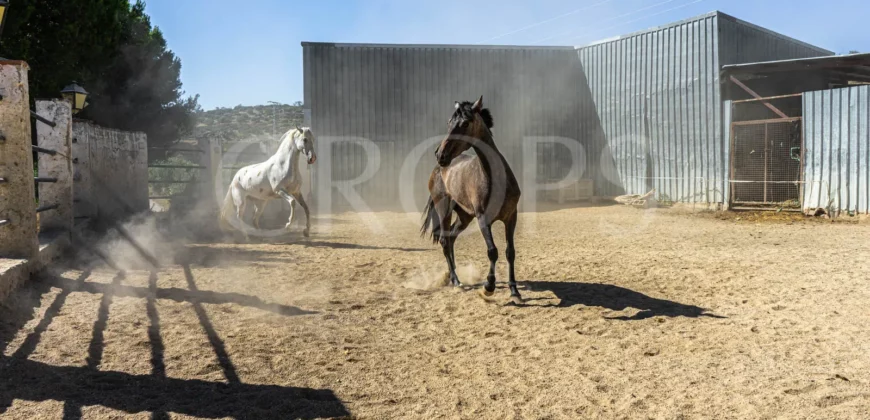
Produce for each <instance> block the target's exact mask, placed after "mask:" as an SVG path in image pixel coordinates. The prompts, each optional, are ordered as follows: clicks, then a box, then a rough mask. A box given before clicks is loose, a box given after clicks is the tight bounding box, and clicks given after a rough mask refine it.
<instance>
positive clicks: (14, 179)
mask: <svg viewBox="0 0 870 420" xmlns="http://www.w3.org/2000/svg"><path fill="white" fill-rule="evenodd" d="M27 70H28V67H27V63H25V62H23V61H11V60H5V61H0V95H2V96H3V99H2V100H0V178H3V181H0V257H5V258H27V259H30V258H35V257H36V256H37V253H38V252H39V240H38V239H37V237H36V235H37V228H36V188H35V187H34V179H33V150H32V148H31V140H30V96H29V95H30V92H29V90H28V84H27Z"/></svg>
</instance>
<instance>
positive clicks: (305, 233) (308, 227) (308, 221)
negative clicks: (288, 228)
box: [293, 193, 311, 238]
mask: <svg viewBox="0 0 870 420" xmlns="http://www.w3.org/2000/svg"><path fill="white" fill-rule="evenodd" d="M293 198H294V199H296V201H297V202H299V206H300V207H302V210H304V211H305V230H303V231H302V236H304V237H306V238H307V237H308V235H309V234H310V232H311V213H310V212H309V211H308V204H306V203H305V199H303V198H302V193H297V194H295V195H294V196H293Z"/></svg>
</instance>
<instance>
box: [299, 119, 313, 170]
mask: <svg viewBox="0 0 870 420" xmlns="http://www.w3.org/2000/svg"><path fill="white" fill-rule="evenodd" d="M296 130H297V131H298V132H299V134H297V135H296V138H295V139H294V145H295V146H296V150H298V151H300V152H302V153H304V154H305V157H306V158H308V164H309V165H311V164H312V163H314V162H316V161H317V154H316V153H314V133H313V132H312V131H311V128H309V127H301V128H300V127H299V126H298V125H297V126H296Z"/></svg>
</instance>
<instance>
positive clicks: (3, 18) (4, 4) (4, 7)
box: [0, 0, 9, 35]
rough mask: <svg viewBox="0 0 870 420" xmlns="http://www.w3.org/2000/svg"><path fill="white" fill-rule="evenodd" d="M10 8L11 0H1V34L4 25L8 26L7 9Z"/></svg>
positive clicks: (0, 33)
mask: <svg viewBox="0 0 870 420" xmlns="http://www.w3.org/2000/svg"><path fill="white" fill-rule="evenodd" d="M7 9H9V1H7V0H0V35H2V34H3V27H4V26H6V10H7Z"/></svg>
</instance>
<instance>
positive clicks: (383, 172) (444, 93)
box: [303, 43, 586, 207]
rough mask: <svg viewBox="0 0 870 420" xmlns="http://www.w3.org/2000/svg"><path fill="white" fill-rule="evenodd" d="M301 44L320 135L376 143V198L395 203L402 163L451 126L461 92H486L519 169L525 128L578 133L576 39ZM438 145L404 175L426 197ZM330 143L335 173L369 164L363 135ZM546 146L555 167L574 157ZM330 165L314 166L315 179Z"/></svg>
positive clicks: (464, 95) (371, 184) (504, 148)
mask: <svg viewBox="0 0 870 420" xmlns="http://www.w3.org/2000/svg"><path fill="white" fill-rule="evenodd" d="M303 52H304V72H305V104H306V107H309V108H310V109H311V125H312V127H313V129H314V131H315V134H316V135H317V137H318V139H321V140H324V139H328V138H336V137H342V136H355V137H362V138H365V139H369V140H371V141H372V142H374V143H375V144H377V146H378V150H379V151H380V169H379V170H378V171H377V172H376V173H375V174H374V177H373V178H372V179H371V180H370V181H368V182H364V183H362V184H360V185H359V186H357V187H356V191H357V192H359V194H360V195H361V196H362V198H363V199H364V200H365V202H366V203H367V204H369V205H372V206H378V205H384V206H390V207H395V205H396V203H397V197H398V194H399V186H398V184H399V171H400V168H401V167H402V164H403V163H404V161H405V159H406V158H407V157H408V156H409V155H410V153H411V151H412V150H413V149H414V148H415V147H416V146H417V145H418V144H420V143H421V142H424V141H425V140H427V139H430V138H433V137H439V136H443V135H444V133H445V131H446V122H447V119H448V118H449V117H450V115H451V114H452V112H453V102H454V101H457V100H458V101H461V100H469V101H473V100H475V99H477V97H478V96H480V95H483V97H484V106H486V107H488V108H489V109H490V110H491V112H492V114H493V117H494V120H495V127H494V129H493V133H494V136H495V141H496V144H497V145H498V147H499V149H500V151H501V152H502V153H503V154H504V155H505V157H506V158H507V159H508V161H509V163H510V165H511V167H512V168H513V170H514V173H515V174H516V175H517V176H518V177H519V176H520V174H521V173H522V166H521V165H522V162H523V159H522V156H521V150H522V143H521V142H522V140H523V137H524V136H561V137H567V138H571V139H576V138H577V137H578V134H577V133H579V127H580V123H581V122H580V121H579V119H578V118H577V117H576V116H577V115H580V112H579V109H580V103H579V102H580V99H579V98H580V96H579V95H578V94H577V91H578V88H577V84H576V83H574V82H573V81H574V80H577V79H578V77H579V76H578V74H579V66H578V65H577V62H576V61H577V60H576V55H575V53H574V50H573V48H570V47H566V48H513V47H503V48H501V47H474V46H462V47H458V46H400V45H388V46H379V45H357V44H319V43H305V44H303ZM313 75H316V77H313ZM439 140H440V138H439ZM580 140H582V141H586V140H583V139H580ZM436 146H437V144H432V145H430V146H429V147H427V148H426V150H425V153H423V154H422V158H421V159H420V163H419V164H418V165H417V170H416V174H415V179H414V180H405V179H402V180H401V182H403V183H404V182H414V183H415V194H414V195H415V197H417V198H416V201H417V202H418V203H419V206H421V207H422V205H423V204H424V203H425V198H426V197H427V194H428V191H427V189H426V180H427V179H428V176H429V173H430V172H431V171H432V169H433V168H434V166H435V159H434V156H433V153H434V149H435V147H436ZM331 151H332V159H333V160H332V170H331V174H329V175H330V176H331V179H332V180H334V181H336V180H346V179H353V178H355V177H357V176H359V175H360V174H362V172H363V170H364V168H365V166H366V164H367V161H366V160H367V159H366V157H365V156H366V155H365V153H364V151H363V148H362V146H361V145H359V144H353V143H347V142H345V143H335V144H333V145H332V150H331ZM541 153H548V154H550V155H551V156H552V157H553V158H554V159H556V156H558V157H559V158H562V159H563V160H564V161H565V162H563V163H564V164H563V165H556V164H554V165H551V168H550V169H552V168H553V167H555V168H557V169H558V168H559V167H561V166H564V165H565V164H568V163H569V161H570V158H569V157H566V156H564V153H563V154H561V155H560V154H558V153H557V150H556V149H554V148H551V149H550V150H549V151H548V150H541ZM323 158H324V156H320V159H323ZM318 162H321V160H318ZM539 173H541V172H540V171H539ZM323 175H325V174H321V173H320V172H316V175H315V176H316V177H317V179H318V181H316V182H321V181H322V180H323V179H324V176H323ZM563 175H564V174H563ZM333 197H334V198H333V206H334V207H341V205H342V204H347V203H346V201H345V200H344V199H343V197H341V195H340V194H338V193H336V194H334V195H333Z"/></svg>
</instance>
